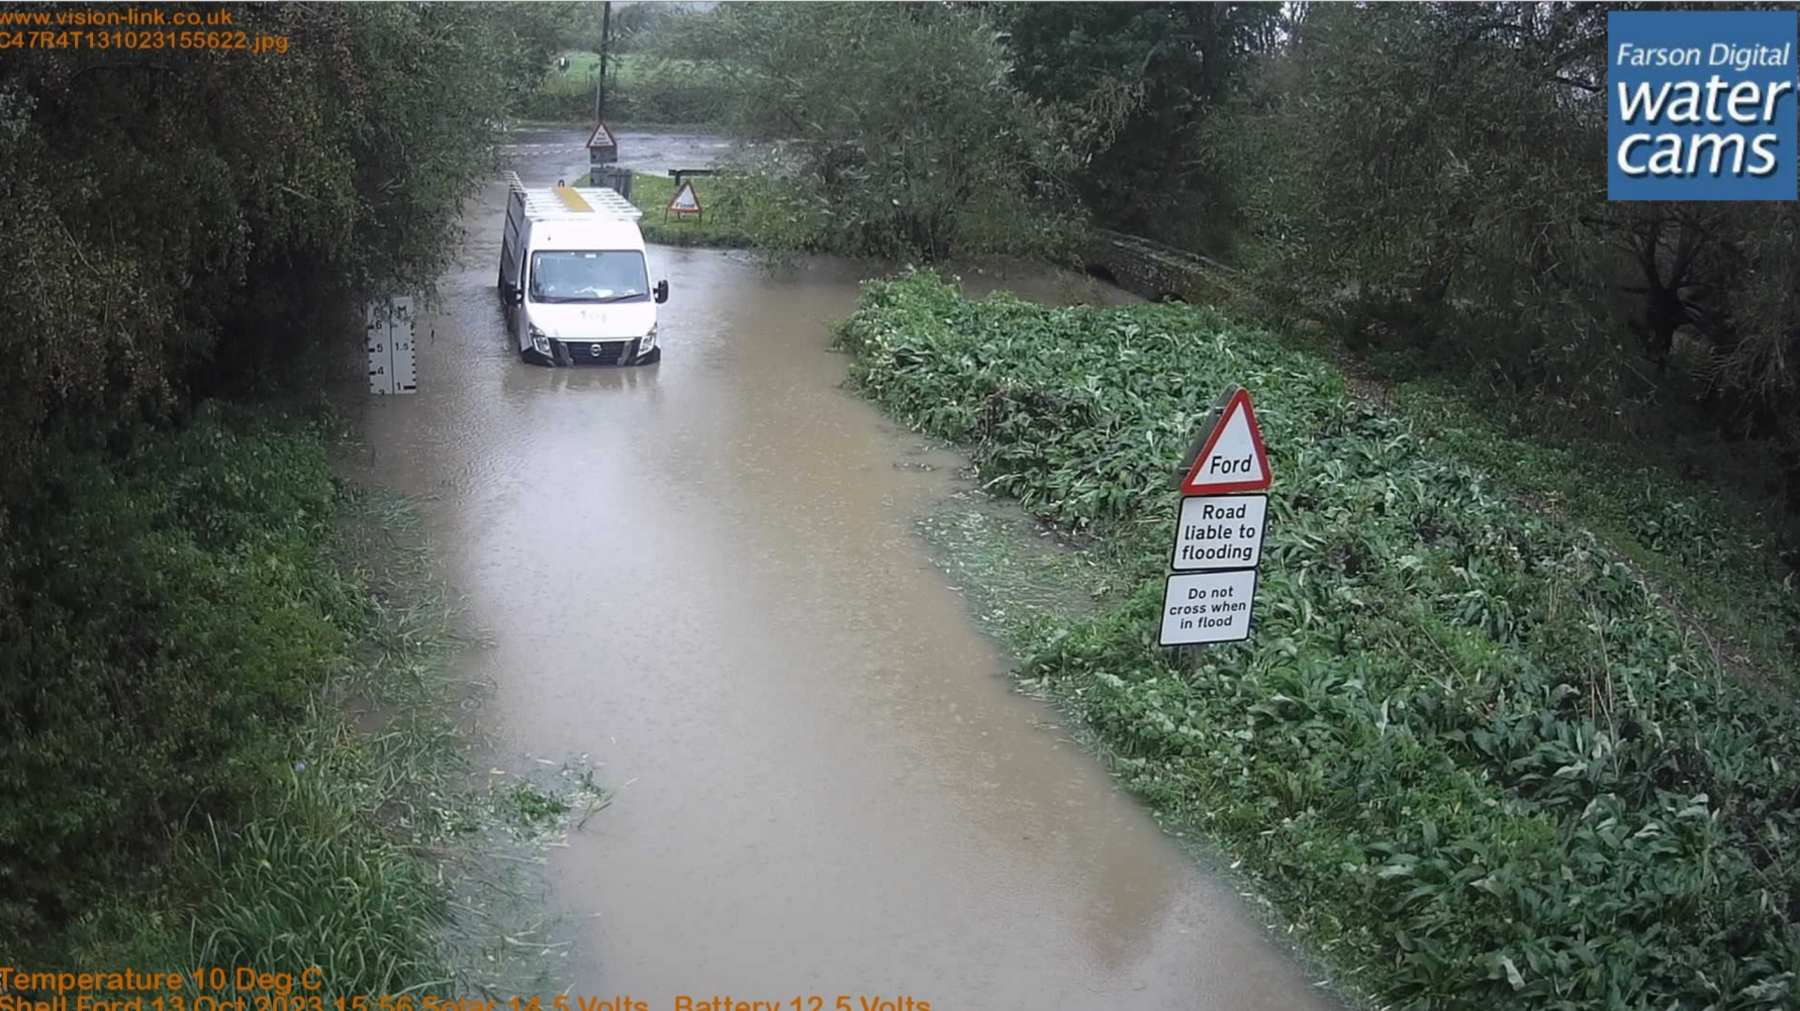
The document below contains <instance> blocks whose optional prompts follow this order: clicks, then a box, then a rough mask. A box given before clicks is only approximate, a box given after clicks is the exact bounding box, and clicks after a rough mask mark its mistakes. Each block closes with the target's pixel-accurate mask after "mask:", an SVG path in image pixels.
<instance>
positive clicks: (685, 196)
mask: <svg viewBox="0 0 1800 1011" xmlns="http://www.w3.org/2000/svg"><path fill="white" fill-rule="evenodd" d="M669 210H671V211H674V212H675V213H676V214H699V213H700V197H699V195H698V194H696V193H695V192H694V183H693V181H692V180H684V181H683V182H682V184H681V188H680V189H678V190H676V191H675V198H674V199H673V200H670V201H669Z"/></svg>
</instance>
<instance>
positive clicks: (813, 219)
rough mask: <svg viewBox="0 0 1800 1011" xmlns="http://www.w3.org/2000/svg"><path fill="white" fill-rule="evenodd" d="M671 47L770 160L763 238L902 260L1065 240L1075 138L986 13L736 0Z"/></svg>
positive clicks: (674, 28)
mask: <svg viewBox="0 0 1800 1011" xmlns="http://www.w3.org/2000/svg"><path fill="white" fill-rule="evenodd" d="M660 38H661V39H662V42H661V49H662V51H663V52H665V53H667V54H669V55H680V56H683V57H686V58H689V59H692V60H696V61H699V62H700V63H702V64H703V65H705V66H706V67H707V68H708V69H709V70H710V71H711V72H712V73H714V74H716V75H717V76H718V77H719V78H720V79H721V80H722V81H723V83H724V90H725V92H726V93H727V94H728V95H729V96H730V100H729V102H730V104H729V107H728V108H727V109H726V110H724V112H725V113H726V115H727V116H728V117H729V119H730V121H731V122H732V123H733V124H734V125H735V126H736V128H737V129H738V130H739V131H740V132H741V133H743V134H744V135H746V136H748V137H751V138H756V139H762V140H767V141H772V142H777V143H778V145H779V152H778V154H777V156H776V158H775V159H774V160H773V161H772V162H771V163H768V164H765V165H764V166H762V168H763V169H764V170H765V171H764V172H763V173H762V175H761V177H760V178H761V185H763V186H764V188H765V189H764V197H763V202H764V203H765V205H767V204H768V203H769V202H771V201H772V202H773V203H774V204H775V205H776V209H775V210H774V211H773V213H770V214H768V215H766V216H765V217H764V218H763V219H761V221H760V226H761V227H760V231H761V233H762V234H763V236H764V240H765V242H766V243H769V244H773V245H780V246H787V247H795V246H809V247H816V248H830V249H835V250H839V251H843V252H853V253H866V254H873V255H878V256H886V257H892V258H908V257H924V258H928V259H940V258H943V257H947V256H952V255H965V254H980V253H986V252H995V251H1010V252H1016V253H1029V252H1032V251H1042V250H1044V249H1046V248H1048V247H1049V246H1050V245H1052V244H1053V243H1054V240H1055V237H1056V235H1057V227H1056V226H1057V223H1058V222H1059V221H1060V219H1062V218H1063V217H1064V216H1066V215H1067V214H1068V213H1069V212H1070V210H1071V208H1070V207H1069V206H1068V205H1067V203H1066V202H1062V201H1060V200H1059V199H1058V198H1059V197H1060V196H1061V194H1062V191H1061V189H1060V181H1061V174H1062V172H1063V171H1064V170H1065V168H1066V167H1067V165H1068V155H1069V153H1070V148H1069V145H1068V144H1067V143H1066V142H1065V140H1064V137H1063V132H1062V130H1061V129H1060V125H1059V124H1058V123H1057V122H1056V121H1055V120H1054V119H1053V118H1052V117H1051V116H1050V115H1049V114H1048V113H1047V111H1046V110H1045V109H1044V108H1042V107H1041V106H1039V105H1037V104H1034V103H1033V102H1031V101H1030V100H1028V99H1027V98H1026V97H1025V96H1023V95H1021V94H1020V93H1019V92H1018V90H1017V89H1016V88H1014V87H1013V85H1012V84H1011V82H1010V81H1009V79H1008V75H1007V61H1006V53H1005V50H1004V49H1003V48H1002V46H1001V44H1000V41H999V38H998V36H997V33H996V29H995V26H994V24H993V23H992V21H991V20H990V19H989V15H988V13H987V12H986V11H985V10H983V9H981V8H977V7H971V6H964V5H944V4H849V3H825V4H725V5H721V6H719V7H717V8H714V9H712V10H711V11H707V12H704V13H699V14H689V15H687V16H686V17H683V18H680V19H678V20H672V22H671V24H670V25H669V26H668V30H667V31H665V32H664V33H662V35H661V36H660Z"/></svg>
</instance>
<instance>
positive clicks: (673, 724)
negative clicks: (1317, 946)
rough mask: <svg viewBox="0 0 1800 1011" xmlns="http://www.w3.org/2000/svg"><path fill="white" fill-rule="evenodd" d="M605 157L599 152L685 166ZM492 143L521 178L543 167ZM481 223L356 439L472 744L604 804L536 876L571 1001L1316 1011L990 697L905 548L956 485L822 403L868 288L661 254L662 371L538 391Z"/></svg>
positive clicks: (991, 663) (1113, 793) (484, 212)
mask: <svg viewBox="0 0 1800 1011" xmlns="http://www.w3.org/2000/svg"><path fill="white" fill-rule="evenodd" d="M624 139H625V152H624V154H625V159H626V160H627V163H630V162H631V161H633V160H635V159H638V158H650V161H651V162H655V161H658V160H663V161H666V160H667V159H669V158H671V157H675V158H678V159H680V160H682V161H684V162H687V163H691V160H692V158H693V157H694V156H695V154H696V152H697V151H699V150H704V149H699V148H694V147H693V146H692V145H691V144H689V143H688V142H686V141H682V142H676V143H673V144H671V143H666V142H664V143H662V146H661V147H658V148H655V149H654V150H655V151H660V152H661V153H659V154H656V155H655V157H653V158H652V157H650V152H646V151H634V150H633V146H634V143H635V142H634V140H633V138H632V137H631V136H630V135H627V136H626V138H624ZM684 145H685V149H682V148H683V146H684ZM649 146H650V145H646V147H649ZM515 154H516V167H517V169H518V170H519V172H520V174H521V175H522V176H523V177H524V179H525V181H526V182H527V184H528V185H544V184H548V183H550V182H553V181H554V180H555V179H556V178H557V177H558V176H560V175H561V174H562V173H563V172H564V171H565V170H566V168H567V162H568V161H569V152H568V151H565V150H562V149H560V148H557V147H555V146H551V147H546V148H535V149H534V148H528V147H521V148H519V149H517V150H516V152H515ZM646 167H648V168H651V169H652V170H654V169H656V168H657V167H659V166H657V165H655V164H648V165H646ZM502 197H503V189H502V188H501V185H500V184H499V183H498V181H496V182H495V183H494V184H493V185H491V186H489V187H488V188H487V189H486V191H485V192H484V194H483V195H482V198H481V199H480V200H479V201H478V202H474V203H472V204H471V207H470V209H469V211H468V215H469V217H468V221H467V224H468V225H469V229H470V239H469V242H468V245H467V247H466V249H465V251H464V255H463V257H462V261H461V266H460V268H459V269H457V270H456V271H453V272H452V273H451V274H450V275H448V276H447V277H445V278H444V279H443V286H444V293H445V302H444V304H443V305H442V306H441V307H440V311H439V312H438V313H437V314H436V315H434V316H432V317H430V318H429V320H428V327H429V332H430V333H431V334H433V336H432V337H430V338H427V339H426V340H425V341H424V345H423V347H422V348H421V354H420V360H419V393H418V394H417V395H416V396H411V397H389V398H385V399H383V400H381V401H379V402H371V403H370V404H369V415H368V433H369V438H370V439H371V442H372V444H373V445H374V446H375V447H376V449H377V453H378V460H379V463H378V467H377V469H378V473H379V474H380V475H381V479H382V480H383V481H385V482H387V483H389V484H390V485H391V486H392V487H394V488H396V489H398V490H400V491H402V492H406V493H411V494H414V495H418V496H421V497H424V498H425V499H426V500H427V501H426V504H425V506H424V510H425V514H426V520H427V524H428V529H429V531H430V533H431V535H432V538H433V542H434V547H435V549H436V551H437V553H438V554H439V555H440V556H441V557H442V559H443V562H444V566H445V570H446V575H447V576H448V578H449V579H450V580H451V581H452V582H454V583H455V584H456V586H457V588H458V589H459V590H461V591H462V592H464V593H465V594H467V596H468V598H469V601H470V606H471V609H472V619H473V621H474V623H475V624H477V625H478V626H480V627H482V628H485V629H489V630H491V631H492V632H493V634H494V635H495V637H496V642H495V644H494V645H493V647H492V648H489V649H482V650H479V651H475V652H473V653H472V654H471V655H470V657H469V659H468V661H467V662H468V665H469V669H468V671H467V674H468V676H469V677H472V678H478V679H481V680H483V681H486V682H489V683H491V684H493V685H495V686H496V687H495V688H494V691H493V697H492V698H491V700H490V701H489V703H488V708H487V710H486V712H485V715H484V718H485V720H486V721H487V724H488V730H489V731H490V732H492V733H493V734H494V735H495V737H496V739H497V740H498V742H499V747H500V748H501V749H502V750H507V749H511V750H512V751H513V752H516V753H524V752H530V753H531V754H533V755H540V756H551V757H560V756H570V755H579V754H588V755H591V756H592V758H593V760H595V761H596V762H599V763H603V766H602V768H601V770H600V772H601V779H602V780H603V781H604V782H605V783H606V784H607V785H609V786H613V787H616V788H618V794H617V799H616V801H615V802H614V804H613V805H612V806H611V807H610V808H608V809H607V810H605V811H604V812H602V813H601V814H600V815H598V816H596V817H595V818H594V819H593V820H592V821H591V822H590V823H589V825H588V827H587V828H586V829H585V830H584V831H582V832H579V833H576V834H574V835H573V836H572V837H571V840H570V846H569V848H568V849H566V850H560V851H558V853H557V856H556V857H555V858H554V860H553V862H552V865H551V867H550V872H551V873H552V875H553V876H554V881H555V889H556V895H557V899H558V901H559V902H560V903H561V904H562V907H563V908H562V910H561V911H562V912H565V913H568V914H570V915H571V916H573V917H576V918H578V919H577V920H576V921H575V922H578V923H583V924H585V925H586V928H585V929H583V930H582V931H580V934H579V936H578V937H576V938H575V939H574V940H575V943H576V947H575V948H574V949H573V955H572V957H570V958H569V959H568V960H567V961H568V962H569V963H570V966H569V967H570V970H571V972H572V974H573V977H574V984H575V985H574V988H573V990H572V991H571V993H573V994H577V995H580V994H587V995H597V996H600V997H602V998H603V999H611V998H612V997H614V996H629V997H631V998H632V999H634V1000H642V1001H645V1002H647V1004H648V1006H649V1007H650V1008H653V1009H668V1008H673V1007H676V1006H677V1004H676V998H677V997H678V996H680V995H688V996H689V997H691V998H695V999H700V1000H704V999H710V998H712V997H714V996H724V995H730V996H731V997H732V998H733V999H735V1000H763V1001H780V1002H782V1006H783V1007H784V1008H785V1007H792V1006H794V1005H793V1004H792V1003H791V1002H792V1000H793V998H795V997H797V996H798V997H800V998H802V1001H801V1004H800V1005H799V1006H800V1007H801V1008H802V1011H804V1009H807V1008H812V1007H814V1006H816V1005H813V1004H812V1003H811V1002H810V996H811V995H815V994H816V995H820V996H821V997H822V998H823V1007H825V1008H834V1007H835V1003H834V1002H835V1000H836V997H837V996H838V995H840V994H842V995H847V996H850V997H851V1000H852V1006H855V1007H861V1006H862V1005H861V1004H860V1003H858V1002H857V1001H858V998H859V997H861V996H865V995H866V996H868V997H870V998H875V997H879V998H880V999H882V1000H890V1001H891V1000H894V999H895V998H897V997H904V996H910V997H912V998H913V999H914V1001H915V1002H918V1001H928V1002H929V1003H930V1006H931V1007H932V1008H933V1009H939V1011H943V1009H979V1011H998V1009H1013V1008H1017V1009H1027V1008H1029V1009H1055V1008H1069V1009H1075V1008H1082V1009H1094V1008H1110V1009H1151V1008H1154V1009H1183V1011H1194V1009H1218V1011H1227V1009H1230V1011H1297V1009H1307V1008H1324V1007H1327V1006H1329V1005H1328V1004H1327V1003H1326V1002H1325V1001H1323V999H1322V998H1321V997H1320V996H1319V994H1318V991H1316V990H1315V989H1313V988H1312V987H1311V986H1310V985H1309V982H1308V980H1307V979H1306V978H1305V977H1304V976H1303V975H1302V974H1301V973H1300V972H1299V970H1298V969H1297V968H1296V967H1295V965H1294V964H1293V963H1292V962H1291V961H1290V960H1289V959H1288V958H1287V957H1286V956H1285V955H1283V954H1282V953H1281V952H1280V951H1278V950H1277V949H1276V947H1275V946H1274V945H1272V944H1271V943H1270V942H1269V940H1268V939H1267V936H1266V933H1265V931H1264V930H1263V928H1262V927H1260V926H1259V925H1258V923H1257V922H1256V920H1255V918H1254V917H1253V916H1251V915H1250V914H1249V913H1247V911H1246V910H1245V908H1244V906H1243V904H1242V903H1241V901H1240V899H1239V898H1238V896H1237V895H1236V894H1235V892H1234V891H1233V890H1232V888H1231V887H1230V886H1229V885H1227V884H1226V883H1224V882H1222V881H1220V880H1217V879H1215V878H1211V877H1209V876H1207V875H1205V874H1203V873H1201V872H1200V871H1199V870H1198V869H1197V868H1196V866H1195V865H1194V863H1193V861H1192V860H1191V859H1190V858H1189V857H1188V856H1187V855H1185V854H1184V853H1183V852H1181V851H1180V850H1179V849H1178V847H1177V846H1176V845H1174V844H1173V843H1172V842H1171V841H1170V840H1169V839H1168V838H1166V837H1165V836H1164V835H1163V834H1162V833H1161V832H1160V831H1159V830H1158V828H1157V826H1156V824H1155V823H1154V822H1153V821H1152V819H1151V818H1150V817H1149V816H1148V815H1147V814H1146V813H1145V812H1144V811H1143V809H1142V808H1141V807H1140V806H1139V805H1138V804H1137V803H1135V802H1134V801H1133V800H1131V799H1130V798H1128V797H1126V796H1124V795H1122V794H1121V793H1119V792H1118V791H1117V790H1116V789H1115V788H1114V786H1113V785H1112V783H1111V782H1110V781H1109V779H1108V778H1107V776H1106V775H1105V773H1104V772H1103V770H1102V769H1101V767H1100V765H1099V763H1098V762H1097V761H1096V760H1095V759H1094V758H1093V757H1092V756H1090V755H1088V754H1085V753H1084V752H1083V751H1082V750H1081V749H1080V748H1079V747H1077V746H1076V745H1074V744H1072V743H1070V742H1069V741H1068V740H1067V739H1066V737H1065V735H1064V734H1063V733H1060V732H1058V731H1056V730H1053V729H1048V728H1047V726H1046V725H1047V724H1052V723H1055V722H1058V717H1057V715H1056V714H1055V713H1054V712H1052V711H1050V710H1048V709H1047V708H1045V707H1043V706H1041V705H1039V704H1037V703H1034V702H1032V701H1030V700H1028V699H1025V698H1023V697H1021V696H1019V695H1018V694H1016V693H1015V692H1013V691H1012V690H1011V688H1010V686H1009V682H1008V680H1007V676H1006V672H1007V667H1008V664H1007V661H1006V659H1005V658H1004V657H1003V656H1002V655H1001V653H1000V652H999V650H998V649H997V648H996V646H995V644H994V643H993V642H992V641H990V640H989V639H987V638H985V637H984V636H983V635H982V634H980V633H979V632H978V631H977V629H976V628H975V626H974V625H973V623H972V621H971V617H970V615H969V613H968V611H967V607H966V604H965V602H964V600H963V598H962V597H960V596H959V595H958V594H957V593H956V592H955V591H954V590H953V589H951V588H950V587H949V586H947V585H946V582H945V579H944V578H943V575H942V573H941V571H940V570H939V569H937V568H936V567H935V566H934V565H933V564H932V563H931V561H930V560H929V558H928V555H927V551H926V547H925V545H924V544H923V543H921V541H920V540H919V539H918V538H917V537H916V536H915V533H914V530H915V526H914V524H915V521H916V519H917V518H918V517H919V516H920V515H922V514H924V513H925V512H927V511H929V510H930V509H931V508H932V507H933V505H934V504H935V503H938V502H940V501H941V500H942V499H943V498H944V496H945V495H947V494H948V493H950V492H951V491H952V490H953V489H954V488H955V487H956V481H957V480H958V479H957V478H956V477H955V476H954V474H955V472H956V470H957V468H958V467H959V466H960V465H961V464H962V462H963V461H962V460H961V459H960V458H959V457H957V456H956V455H954V454H951V453H948V452H946V451H943V450H941V449H933V448H931V447H928V446H924V445H922V444H921V441H920V439H919V438H917V437H916V436H912V435H909V434H908V433H906V432H905V431H904V430H902V429H900V428H898V427H897V426H895V425H893V424H891V423H890V422H888V421H886V420H884V419H883V418H882V417H881V416H880V414H879V413H878V412H877V411H876V410H875V409H874V408H873V407H871V406H869V405H868V404H866V403H865V402H863V401H861V400H859V399H858V398H857V397H856V396H854V395H853V394H850V393H848V392H845V391H844V390H843V389H841V388H840V383H841V382H842V378H843V373H844V360H843V358H842V357H841V356H839V355H834V354H829V353H827V352H826V350H825V349H826V346H827V345H828V343H829V342H830V334H829V333H828V330H827V324H828V323H829V322H830V321H831V320H833V319H836V318H838V317H841V316H843V315H845V314H846V313H848V312H849V311H850V309H851V308H852V306H853V305H854V303H855V299H856V293H857V292H856V283H857V281H858V280H859V278H860V277H861V276H862V274H863V271H862V270H859V269H858V268H856V267H854V266H852V265H849V264H845V263H841V262H834V261H821V262H815V263H812V264H809V265H807V266H805V267H803V268H801V269H799V270H798V271H796V272H792V273H784V274H778V275H769V274H767V273H765V272H764V271H763V270H762V269H761V268H760V267H759V266H758V265H757V264H756V263H755V261H754V260H752V259H751V258H749V257H748V256H747V255H745V254H741V253H726V252H719V251H711V250H688V249H653V254H654V260H655V263H654V265H653V270H654V271H655V272H656V273H655V276H659V277H660V276H666V277H667V278H668V279H669V281H670V285H671V287H672V288H673V294H672V296H671V298H670V301H669V302H668V304H667V305H665V306H663V307H662V310H663V312H662V319H661V332H662V340H663V344H664V347H665V352H664V357H663V360H662V362H661V364H659V365H655V366H650V367H647V368H641V369H624V370H618V369H614V370H598V369H581V370H573V369H565V370H551V369H545V368H540V367H534V366H529V365H525V364H522V363H520V362H519V360H518V358H517V356H516V355H515V354H514V352H513V350H512V348H511V347H510V346H509V344H508V343H507V341H506V339H505V338H504V337H503V336H502V332H501V313H500V310H499V307H498V305H497V303H496V299H495V293H494V291H493V282H494V265H495V260H496V258H497V256H498V246H497V240H498V236H499V232H500V221H501V214H502ZM1091 283H1092V282H1088V281H1086V280H1085V279H1074V278H1057V277H1033V278H1024V279H1019V280H1016V281H1015V282H1014V284H1015V286H1022V287H1023V288H1024V289H1025V293H1027V294H1032V295H1035V296H1038V297H1045V298H1062V297H1067V295H1068V294H1069V293H1070V291H1071V290H1072V289H1080V288H1082V286H1084V285H1088V284H1091ZM1091 293H1092V292H1091V291H1090V294H1091ZM425 332H427V331H426V330H421V333H425ZM918 464H927V465H929V466H930V468H931V469H926V468H924V467H920V466H917V465H918ZM626 784H629V785H626ZM870 1006H871V1007H872V1006H874V1005H873V1004H871V1005H870ZM899 1006H900V1007H905V1005H904V1004H901V1005H899Z"/></svg>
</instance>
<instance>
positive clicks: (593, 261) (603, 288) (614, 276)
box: [531, 250, 650, 302]
mask: <svg viewBox="0 0 1800 1011" xmlns="http://www.w3.org/2000/svg"><path fill="white" fill-rule="evenodd" d="M649 297H650V278H649V273H648V272H647V271H646V270H645V268H644V254H642V253H639V252H636V251H630V250H567V251H562V250H559V251H556V252H542V253H533V254H531V300H532V301H533V302H641V301H643V300H645V299H647V298H649Z"/></svg>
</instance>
